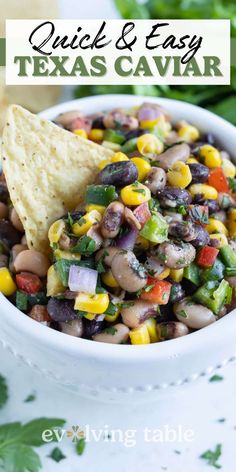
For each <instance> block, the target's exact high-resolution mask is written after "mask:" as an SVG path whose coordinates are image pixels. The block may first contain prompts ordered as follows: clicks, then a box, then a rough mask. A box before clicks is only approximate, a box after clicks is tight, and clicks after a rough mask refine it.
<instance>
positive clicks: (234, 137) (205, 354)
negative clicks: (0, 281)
mask: <svg viewBox="0 0 236 472" xmlns="http://www.w3.org/2000/svg"><path fill="white" fill-rule="evenodd" d="M148 100H149V101H151V102H156V103H160V104H161V105H164V106H165V107H166V108H167V109H168V110H169V111H170V112H171V114H172V115H173V118H174V120H179V119H185V120H187V121H190V122H192V123H193V124H195V125H196V126H197V127H198V128H199V129H200V130H201V131H211V132H213V133H214V134H215V135H216V136H217V138H218V140H219V141H220V142H221V143H222V145H223V147H224V149H226V150H228V151H229V152H230V153H231V155H232V156H233V157H234V159H235V160H236V128H235V127H234V126H232V125H231V124H229V123H227V122H226V121H224V120H222V119H221V118H219V117H218V116H215V115H213V114H212V113H210V112H208V111H206V110H203V109H201V108H199V107H196V106H193V105H190V104H187V103H183V102H180V101H175V100H168V99H161V98H154V97H135V96H130V95H105V96H96V97H90V98H85V99H81V100H75V101H72V102H68V103H63V104H61V105H58V106H56V107H53V108H50V109H49V110H46V111H45V112H43V113H42V114H41V116H43V117H44V118H48V119H53V118H54V117H55V116H57V115H58V114H59V113H61V112H64V111H69V110H73V109H81V110H82V111H84V112H85V113H93V112H97V111H101V110H109V109H111V108H113V107H122V106H123V107H130V106H134V105H139V104H141V103H142V102H143V101H148ZM0 311H1V314H0V316H1V328H0V343H1V344H2V345H3V347H4V348H6V349H8V350H9V351H10V352H12V353H13V354H14V355H15V356H16V357H17V358H21V359H22V360H23V361H24V362H26V363H27V364H28V365H29V366H31V367H32V368H33V369H34V370H36V371H38V372H42V373H43V374H45V375H46V376H47V377H48V378H51V379H55V380H56V381H58V382H59V383H60V384H63V385H66V386H68V387H69V388H70V389H72V390H74V391H76V392H78V393H80V394H82V395H86V396H89V397H96V398H101V399H102V400H114V401H123V400H125V401H127V399H128V398H130V399H132V401H138V400H140V399H141V400H148V399H152V398H155V397H156V396H157V394H158V392H160V391H163V390H165V394H166V393H167V390H169V391H172V390H173V388H174V387H176V386H181V385H183V384H186V383H190V382H192V381H194V380H196V379H198V378H200V377H201V376H204V375H208V374H210V373H211V372H212V371H213V370H215V369H216V368H219V367H222V366H224V365H225V364H227V363H229V362H231V361H233V360H234V359H235V358H236V310H234V311H233V312H231V313H230V314H228V315H227V316H225V317H224V318H222V319H221V320H219V321H217V322H216V323H214V324H213V325H211V326H209V327H207V328H204V329H201V330H199V331H196V332H194V333H192V334H189V335H188V336H185V337H182V338H179V339H175V340H171V341H165V342H163V343H157V344H150V345H140V346H130V345H111V344H103V343H96V342H93V341H88V340H85V339H78V338H74V337H71V336H68V335H66V334H62V333H60V332H57V331H54V330H53V329H50V328H47V327H45V326H43V325H40V324H39V323H37V322H36V321H34V320H32V319H30V318H28V317H27V316H26V315H25V314H23V313H21V312H20V311H19V310H18V309H17V308H15V306H13V305H12V304H11V303H10V302H9V301H8V300H7V299H6V298H5V297H4V296H3V295H2V294H0Z"/></svg>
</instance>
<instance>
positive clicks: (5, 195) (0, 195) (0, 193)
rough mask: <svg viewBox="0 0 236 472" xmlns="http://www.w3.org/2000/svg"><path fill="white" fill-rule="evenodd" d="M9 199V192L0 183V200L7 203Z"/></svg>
mask: <svg viewBox="0 0 236 472" xmlns="http://www.w3.org/2000/svg"><path fill="white" fill-rule="evenodd" d="M8 200H9V192H8V190H7V187H6V185H4V184H1V183H0V202H2V203H7V202H8Z"/></svg>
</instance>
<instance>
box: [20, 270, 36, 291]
mask: <svg viewBox="0 0 236 472" xmlns="http://www.w3.org/2000/svg"><path fill="white" fill-rule="evenodd" d="M16 285H17V287H18V288H19V289H20V290H22V291H23V292H26V293H29V294H34V293H38V292H40V290H41V289H42V282H41V280H40V278H39V277H38V276H37V275H35V274H30V273H29V272H21V273H20V274H17V275H16Z"/></svg>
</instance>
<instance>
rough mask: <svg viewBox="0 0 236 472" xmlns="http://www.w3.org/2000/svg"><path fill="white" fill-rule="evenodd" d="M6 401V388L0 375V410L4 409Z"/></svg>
mask: <svg viewBox="0 0 236 472" xmlns="http://www.w3.org/2000/svg"><path fill="white" fill-rule="evenodd" d="M7 400H8V387H7V384H6V379H5V378H4V377H3V376H2V375H0V409H1V408H3V407H4V405H5V404H6V403H7Z"/></svg>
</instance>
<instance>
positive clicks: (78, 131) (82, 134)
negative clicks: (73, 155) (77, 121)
mask: <svg viewBox="0 0 236 472" xmlns="http://www.w3.org/2000/svg"><path fill="white" fill-rule="evenodd" d="M73 133H74V134H76V135H77V136H80V137H81V138H84V139H88V134H87V133H86V131H85V130H84V129H74V131H73Z"/></svg>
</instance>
